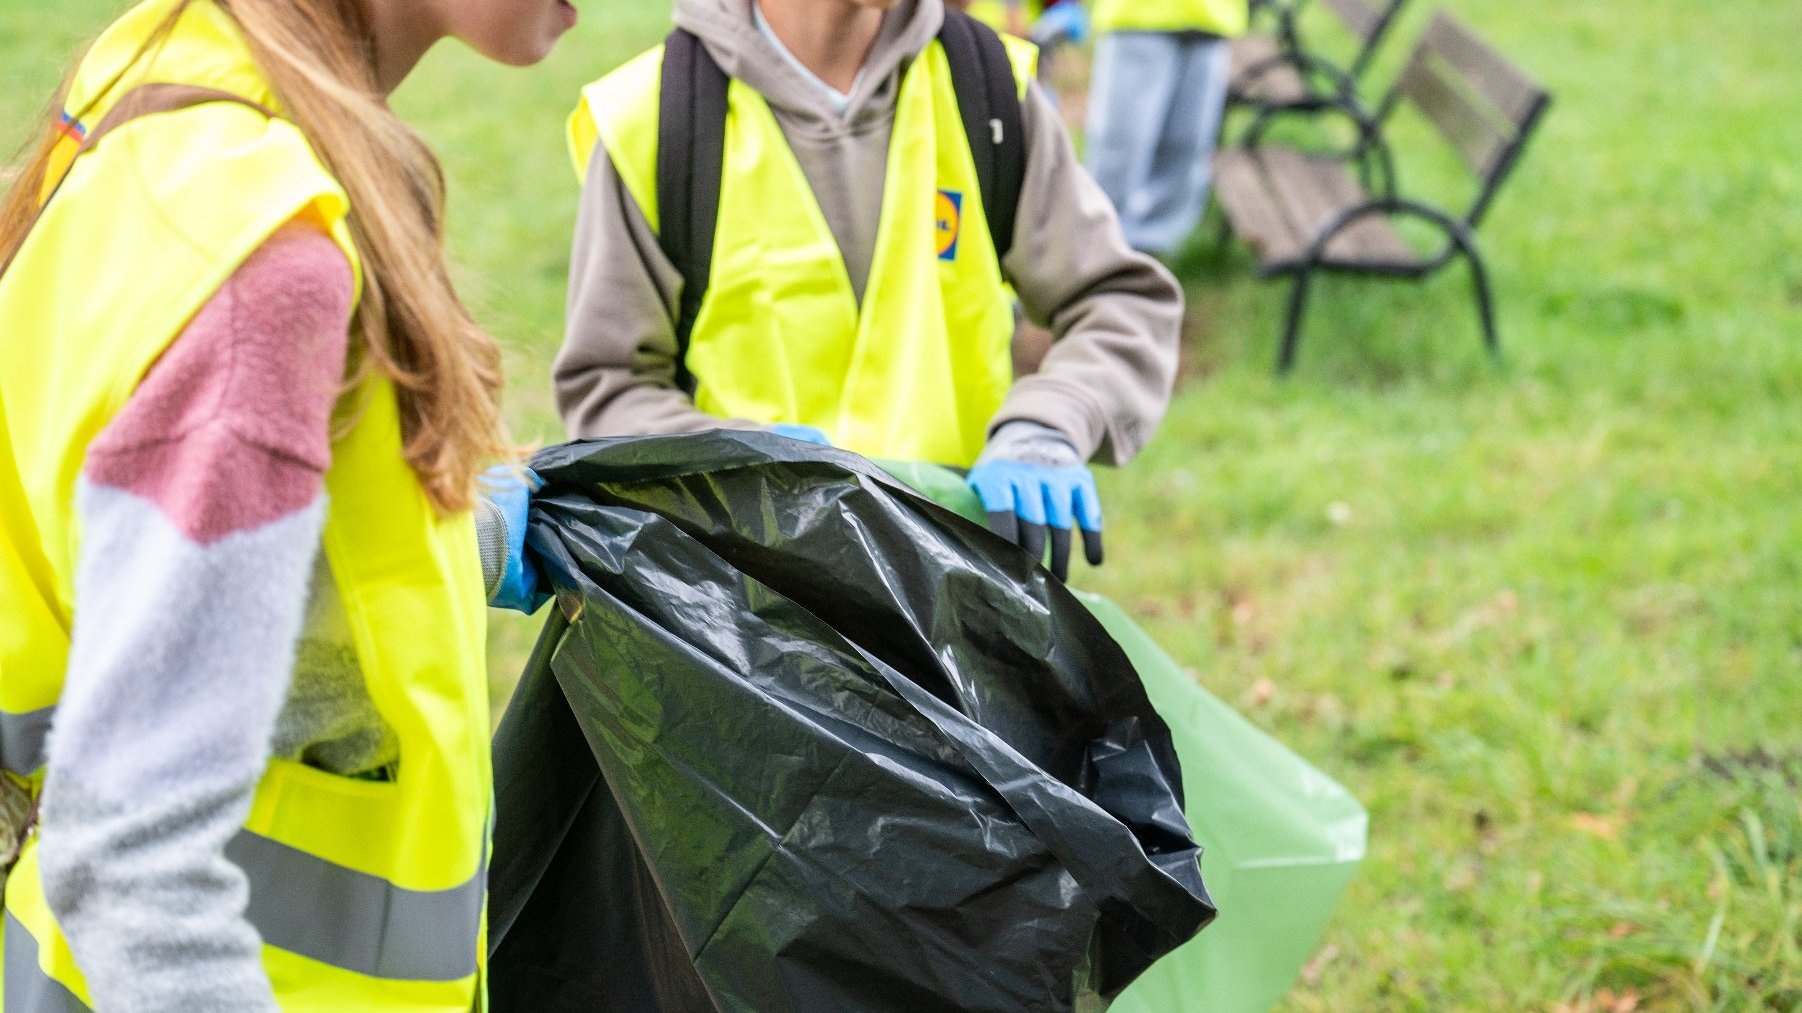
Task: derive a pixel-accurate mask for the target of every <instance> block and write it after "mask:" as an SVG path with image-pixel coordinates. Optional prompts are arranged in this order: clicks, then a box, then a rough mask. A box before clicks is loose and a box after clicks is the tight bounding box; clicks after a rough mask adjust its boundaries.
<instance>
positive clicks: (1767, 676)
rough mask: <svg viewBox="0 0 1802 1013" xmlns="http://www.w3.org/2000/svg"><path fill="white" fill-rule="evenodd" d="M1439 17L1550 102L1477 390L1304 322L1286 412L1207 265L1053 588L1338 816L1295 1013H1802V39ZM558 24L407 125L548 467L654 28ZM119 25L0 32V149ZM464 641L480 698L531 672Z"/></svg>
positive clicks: (1460, 303) (1380, 76)
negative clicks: (1159, 648)
mask: <svg viewBox="0 0 1802 1013" xmlns="http://www.w3.org/2000/svg"><path fill="white" fill-rule="evenodd" d="M1430 6H1431V5H1430V4H1421V5H1419V6H1418V7H1417V8H1415V9H1413V10H1412V12H1411V14H1410V16H1409V17H1408V18H1407V19H1406V22H1405V23H1404V25H1403V26H1402V28H1401V29H1400V31H1399V32H1398V34H1397V39H1396V41H1395V42H1394V43H1393V45H1392V46H1391V48H1390V49H1389V51H1388V53H1387V56H1386V59H1385V60H1384V61H1382V62H1381V63H1379V66H1378V68H1377V69H1376V71H1375V80H1377V81H1386V80H1387V78H1388V76H1389V75H1390V74H1392V73H1393V71H1394V70H1395V68H1396V65H1397V63H1398V62H1399V57H1400V56H1401V51H1402V50H1403V49H1404V48H1405V45H1406V42H1407V41H1408V40H1409V39H1411V38H1412V37H1413V35H1414V34H1415V32H1416V31H1417V30H1418V27H1419V26H1420V24H1421V23H1423V22H1424V20H1425V17H1426V14H1427V12H1428V9H1429V8H1430ZM1450 6H1451V7H1453V8H1455V9H1457V10H1458V11H1459V12H1460V13H1461V14H1462V15H1464V16H1465V18H1466V20H1468V21H1469V22H1471V23H1472V24H1473V25H1475V26H1476V27H1477V28H1478V29H1479V30H1480V31H1482V32H1484V33H1485V34H1486V35H1488V36H1489V37H1490V38H1492V39H1493V40H1494V41H1496V42H1497V43H1498V44H1499V45H1500V46H1501V47H1502V48H1503V49H1505V50H1506V51H1508V52H1509V53H1511V54H1512V55H1514V56H1515V57H1516V58H1517V59H1518V60H1519V62H1520V63H1522V64H1523V65H1524V66H1525V67H1526V68H1527V69H1528V70H1529V71H1530V72H1531V73H1533V74H1534V75H1536V76H1538V77H1539V78H1541V79H1542V80H1544V81H1545V82H1546V83H1547V84H1548V85H1549V86H1550V87H1551V89H1552V91H1553V92H1554V93H1555V95H1556V105H1555V107H1554V109H1553V112H1552V114H1551V118H1550V120H1549V121H1548V123H1547V125H1546V127H1545V128H1544V130H1543V131H1542V133H1541V135H1540V136H1539V138H1538V140H1537V142H1536V143H1535V145H1534V147H1533V148H1532V149H1531V150H1530V151H1529V153H1528V156H1527V159H1526V162H1525V164H1524V166H1523V167H1522V169H1521V171H1520V172H1519V174H1518V175H1517V176H1516V177H1515V178H1514V179H1513V180H1512V182H1511V183H1510V185H1509V186H1508V187H1507V188H1506V189H1505V190H1504V193H1503V195H1502V198H1501V200H1500V202H1499V204H1498V206H1497V207H1496V208H1495V210H1494V213H1493V215H1492V218H1491V220H1490V221H1489V222H1488V223H1487V224H1486V227H1485V229H1484V230H1483V241H1484V244H1485V248H1486V252H1487V253H1488V255H1489V258H1490V264H1491V267H1492V270H1493V272H1494V275H1495V281H1496V284H1497V286H1498V290H1499V293H1500V301H1499V306H1500V315H1501V322H1502V327H1503V341H1504V344H1505V347H1506V350H1507V355H1508V359H1507V364H1506V366H1505V367H1503V368H1500V369H1497V368H1495V367H1493V366H1492V365H1491V364H1490V363H1489V362H1488V361H1487V360H1486V358H1485V357H1484V356H1483V355H1482V354H1481V351H1480V347H1479V342H1478V336H1477V327H1476V321H1475V314H1474V310H1473V308H1472V305H1471V301H1470V297H1469V289H1468V281H1467V278H1466V277H1465V275H1464V273H1463V271H1462V269H1454V270H1452V271H1448V272H1447V273H1446V274H1445V275H1444V276H1442V277H1440V278H1438V279H1436V280H1435V281H1433V282H1432V283H1430V284H1429V285H1426V286H1424V287H1420V286H1402V285H1390V284H1383V283H1374V282H1360V281H1355V280H1346V281H1329V282H1328V283H1327V284H1325V285H1324V286H1322V287H1321V288H1320V289H1319V290H1318V292H1317V296H1316V300H1315V302H1314V307H1313V312H1312V314H1311V316H1310V319H1309V326H1308V328H1307V336H1306V340H1305V341H1304V344H1303V347H1302V359H1301V365H1300V367H1299V369H1298V371H1297V372H1296V374H1295V376H1294V377H1293V378H1291V379H1289V380H1287V381H1278V380H1276V379H1274V378H1273V377H1272V376H1271V371H1270V366H1271V363H1272V361H1273V360H1274V357H1275V351H1276V339H1277V330H1278V327H1279V325H1280V317H1281V308H1282V304H1283V299H1284V296H1285V290H1284V289H1283V288H1282V287H1281V286H1277V285H1265V284H1261V283H1259V282H1257V281H1256V280H1255V278H1254V277H1253V275H1252V270H1251V262H1250V259H1249V256H1248V255H1247V254H1245V253H1244V252H1243V251H1242V250H1237V251H1228V252H1226V253H1220V252H1218V251H1215V250H1214V249H1212V248H1211V247H1210V246H1209V245H1208V244H1205V243H1204V244H1198V246H1197V247H1196V249H1195V250H1194V251H1192V253H1191V254H1190V255H1187V256H1185V257H1184V258H1183V260H1182V262H1181V264H1180V265H1179V266H1180V267H1181V269H1182V272H1183V274H1184V277H1185V280H1186V282H1187V284H1188V286H1189V289H1190V294H1191V297H1192V307H1191V320H1190V325H1189V338H1188V344H1187V368H1186V370H1185V376H1186V379H1185V383H1184V386H1183V389H1182V391H1181V393H1180V394H1179V395H1178V397H1177V400H1176V403H1175V405H1174V406H1173V408H1172V410H1171V414H1170V417H1169V420H1168V422H1167V423H1166V425H1165V428H1164V431H1163V433H1162V435H1161V436H1160V437H1159V438H1158V440H1157V441H1156V442H1155V443H1154V444H1153V446H1152V447H1151V449H1150V450H1149V451H1147V453H1146V454H1145V455H1144V457H1143V458H1141V459H1140V460H1139V461H1138V462H1137V463H1135V464H1134V465H1133V466H1132V467H1131V468H1130V469H1127V470H1125V471H1122V472H1120V473H1117V474H1108V475H1105V476H1104V477H1103V495H1104V497H1105V499H1106V501H1107V504H1108V509H1109V518H1110V525H1111V529H1110V532H1109V549H1110V553H1111V556H1112V562H1111V564H1110V565H1109V566H1108V567H1105V568H1103V569H1101V570H1098V571H1093V572H1085V573H1082V574H1080V575H1079V578H1078V579H1079V581H1080V582H1081V583H1082V584H1084V585H1085V586H1087V587H1090V588H1092V589H1095V590H1098V591H1102V592H1104V593H1106V594H1109V595H1111V596H1113V597H1115V598H1116V599H1118V600H1119V601H1121V602H1122V603H1123V604H1125V605H1126V606H1127V607H1128V609H1129V610H1130V611H1132V612H1134V613H1135V614H1136V615H1138V616H1139V617H1140V618H1141V619H1143V620H1144V621H1145V622H1146V624H1147V625H1148V628H1149V629H1150V630H1151V631H1152V632H1153V633H1154V634H1155V635H1156V636H1157V637H1159V638H1160V639H1161V640H1162V641H1163V643H1164V644H1165V645H1166V646H1167V647H1168V648H1169V649H1170V651H1171V652H1172V653H1173V654H1175V655H1176V656H1177V657H1178V658H1180V659H1182V660H1183V661H1184V662H1185V663H1186V664H1188V665H1190V666H1192V667H1193V669H1194V671H1195V673H1196V677H1197V678H1199V679H1201V680H1202V681H1203V682H1204V683H1205V684H1206V685H1208V686H1209V687H1210V688H1211V689H1213V690H1214V692H1216V693H1218V694H1219V695H1221V696H1222V697H1224V698H1226V699H1227V700H1229V701H1233V702H1235V703H1236V704H1237V705H1238V706H1239V707H1240V708H1241V709H1243V710H1244V711H1245V712H1246V713H1247V714H1248V715H1249V716H1251V718H1252V719H1253V720H1255V721H1257V722H1258V723H1259V724H1260V725H1262V726H1264V727H1266V728H1268V729H1270V730H1271V731H1273V732H1274V733H1275V734H1276V735H1278V736H1279V737H1281V738H1282V739H1284V740H1285V741H1287V742H1289V743H1290V744H1291V745H1293V746H1294V747H1296V748H1297V749H1299V750H1300V751H1301V752H1302V753H1304V754H1306V755H1308V756H1309V757H1311V758H1312V759H1314V760H1315V761H1316V762H1317V763H1319V764H1320V765H1321V766H1323V767H1324V768H1326V769H1327V770H1328V771H1330V772H1332V773H1333V774H1335V776H1337V777H1339V778H1340V779H1342V780H1343V781H1344V782H1345V783H1346V784H1347V785H1348V786H1349V787H1350V788H1351V789H1352V790H1353V791H1354V792H1355V793H1356V794H1357V795H1358V796H1359V797H1360V798H1362V799H1364V800H1365V801H1366V803H1367V804H1368V805H1369V806H1370V809H1371V815H1372V823H1373V831H1372V832H1373V840H1372V854H1371V857H1370V859H1369V861H1368V863H1367V864H1366V866H1365V868H1364V870H1363V871H1362V873H1361V874H1360V877H1359V878H1358V880H1357V881H1356V883H1355V885H1354V886H1353V887H1352V889H1351V892H1350V894H1349V896H1348V897H1347V899H1346V902H1345V904H1344V906H1343V908H1342V911H1341V914H1340V917H1339V920H1338V921H1337V923H1336V925H1335V927H1334V929H1333V930H1332V932H1331V933H1330V935H1329V937H1328V939H1327V942H1326V944H1325V946H1324V947H1323V949H1322V950H1321V951H1320V953H1319V955H1318V956H1317V958H1316V959H1315V961H1314V962H1313V963H1312V965H1311V966H1310V968H1309V971H1308V973H1307V975H1306V976H1305V980H1304V981H1303V982H1302V984H1301V985H1300V986H1299V987H1298V988H1297V990H1296V991H1295V993H1294V994H1293V995H1292V997H1291V998H1290V999H1289V1000H1288V1008H1289V1009H1292V1010H1358V1011H1362V1010H1513V1009H1530V1010H1544V1011H1547V1013H1552V1011H1572V1013H1575V1011H1595V1013H1627V1011H1629V1010H1633V1009H1640V1010H1688V1009H1698V1010H1785V1011H1795V1010H1802V801H1799V799H1798V794H1799V793H1798V787H1797V785H1798V780H1799V779H1802V733H1799V732H1798V730H1797V725H1798V715H1799V714H1802V608H1799V603H1802V594H1799V592H1798V587H1799V585H1802V519H1799V518H1802V512H1799V511H1798V510H1797V508H1796V504H1797V502H1798V501H1799V500H1802V408H1799V407H1798V405H1797V402H1798V400H1799V399H1802V342H1799V341H1798V335H1802V256H1798V255H1797V253H1796V252H1795V251H1797V250H1799V249H1802V214H1798V213H1797V211H1796V209H1797V207H1798V206H1802V130H1798V129H1797V128H1796V121H1795V117H1794V113H1793V109H1794V105H1795V98H1796V96H1797V95H1798V94H1802V71H1798V70H1797V69H1796V64H1795V61H1794V59H1793V56H1792V55H1791V53H1792V50H1793V48H1794V40H1796V39H1797V38H1799V37H1802V4H1796V3H1777V2H1773V0H1715V2H1713V3H1707V4H1696V3H1690V2H1683V0H1631V2H1630V0H1515V2H1512V3H1497V2H1493V0H1489V2H1484V0H1452V2H1451V3H1450ZM584 7H585V9H584V16H585V22H584V25H583V27H582V28H581V29H580V30H579V32H578V33H577V34H576V35H575V36H574V37H573V38H572V39H571V40H570V41H569V42H568V43H567V44H566V45H565V47H564V48H563V49H562V51H561V52H560V53H559V54H558V55H557V56H556V57H555V58H554V59H553V61H552V62H551V63H550V64H549V65H548V66H547V67H545V68H541V69H539V70H536V71H531V72H518V71H506V70H501V69H498V68H491V67H488V66H485V65H483V64H481V63H480V62H479V61H478V60H476V59H475V58H473V57H472V56H470V55H469V54H468V53H466V52H464V51H462V50H460V49H457V48H452V47H447V48H445V49H443V50H441V51H440V52H438V53H435V54H433V56H432V57H431V58H430V60H429V61H428V63H427V65H426V66H425V67H424V68H423V69H422V72H421V73H420V75H419V76H418V77H417V78H415V79H414V80H413V81H412V82H411V83H409V84H408V85H407V87H406V88H405V89H404V90H403V91H402V93H401V94H400V95H399V96H398V97H397V104H398V105H399V106H400V107H402V108H403V110H404V111H405V112H406V113H407V114H408V115H409V116H410V117H411V118H413V119H414V121H415V122H417V123H418V124H419V125H420V126H421V128H422V130H423V131H424V132H425V133H426V134H427V135H428V136H429V137H430V138H431V140H432V141H433V142H434V144H435V145H436V146H437V147H438V149H439V150H440V151H441V152H442V153H443V155H444V159H445V164H446V166H447V169H448V171H449V175H450V178H451V182H452V193H453V205H452V223H451V224H452V231H453V233H454V239H455V247H456V253H457V256H458V259H459V262H460V264H461V265H462V269H461V277H462V279H463V281H464V283H465V285H466V291H467V292H468V294H469V297H470V299H471V301H472V303H473V304H474V305H476V306H477V307H478V309H479V312H480V315H481V316H482V318H483V319H484V320H485V321H487V322H488V323H489V324H491V325H492V326H493V328H494V329H495V330H496V331H497V332H498V333H500V334H502V335H503V336H504V337H505V339H506V341H507V343H508V346H509V349H510V364H511V367H512V370H513V376H514V377H515V382H514V386H513V389H512V391H511V402H510V406H509V410H510V415H511V418H512V419H513V421H514V423H515V426H516V430H517V435H520V436H522V437H528V438H529V437H536V438H538V439H541V440H543V441H546V442H555V441H557V440H558V439H560V428H559V426H558V424H557V421H556V418H555V416H554V413H553V412H552V410H551V404H550V397H549V393H548V390H547V386H548V385H547V381H546V372H547V368H548V363H549V360H550V356H551V354H552V352H553V351H554V349H555V347H556V345H557V343H558V340H559V337H560V333H561V327H562V299H563V286H564V268H565V264H566V260H567V243H568V236H569V233H570V230H571V222H572V217H573V207H574V200H575V195H576V184H575V181H574V179H573V178H572V175H571V172H570V170H569V167H568V160H567V157H566V155H565V153H564V148H563V142H562V137H561V123H562V120H563V117H564V115H565V114H566V112H567V111H568V108H569V106H570V104H571V99H572V98H573V96H574V94H575V91H576V89H577V88H578V87H579V85H580V84H582V83H583V82H585V81H586V80H587V79H589V78H591V77H594V76H596V75H598V74H599V73H600V72H601V71H603V70H605V69H606V68H608V67H610V66H612V65H613V64H615V63H617V62H618V61H620V60H621V59H623V58H625V57H627V56H629V55H631V54H632V53H633V52H635V51H636V50H637V49H639V48H641V47H642V46H644V45H646V44H648V43H650V42H651V41H653V40H654V39H655V38H656V37H657V36H658V35H659V34H660V33H661V32H662V30H663V29H664V26H665V25H666V24H667V21H666V8H665V6H664V5H663V4H662V3H660V2H654V0H599V2H597V0H587V2H586V3H585V5H584ZM116 9H118V4H117V3H116V2H113V0H61V2H59V3H56V4H49V3H37V2H28V3H14V4H8V5H6V6H5V8H4V10H0V145H3V146H4V147H5V148H7V149H11V148H12V147H14V146H15V145H16V144H17V143H18V142H19V141H20V140H21V139H22V137H23V135H24V133H25V130H26V125H27V123H28V118H29V116H30V115H31V114H32V113H33V112H34V111H35V109H36V108H37V107H38V106H39V105H40V104H41V102H42V98H43V96H44V95H46V94H47V93H48V90H49V89H50V88H51V87H52V85H53V84H54V82H55V80H56V78H57V75H58V74H59V72H60V69H61V67H62V64H63V62H64V59H65V57H66V55H67V54H68V52H70V51H71V50H72V48H73V47H74V46H75V45H76V43H77V42H78V40H80V39H81V38H83V37H84V36H86V35H88V34H90V33H91V32H92V31H93V30H95V29H96V28H98V27H99V25H100V24H101V23H102V22H103V21H104V19H105V17H106V15H107V14H108V12H109V11H112V10H116ZM1407 136H1408V137H1414V138H1417V137H1418V131H1415V132H1413V133H1411V134H1409V135H1407ZM1410 147H1411V146H1410V145H1404V146H1403V157H1404V161H1405V162H1406V160H1407V155H1408V153H1409V151H1410ZM1443 175H1444V174H1443V173H1442V172H1441V171H1439V169H1438V168H1435V167H1429V168H1427V169H1425V170H1423V171H1421V172H1419V173H1416V174H1414V175H1408V176H1405V177H1404V183H1405V185H1406V184H1407V183H1409V182H1411V181H1413V180H1414V179H1415V178H1416V177H1418V179H1419V180H1421V181H1422V182H1423V184H1424V185H1426V186H1428V187H1429V188H1434V187H1437V186H1438V185H1439V184H1440V183H1441V182H1446V181H1444V180H1442V177H1443ZM0 368H3V367H0ZM495 633H496V636H495V640H494V648H493V660H494V672H495V689H496V696H497V699H499V698H502V697H504V696H505V693H506V690H507V687H508V682H509V680H510V673H512V672H514V671H516V670H517V668H518V664H519V661H520V659H521V657H522V655H523V651H524V648H525V647H526V645H527V644H528V643H529V639H530V636H531V630H530V628H529V626H528V625H527V624H525V623H523V622H518V621H514V620H512V619H510V618H505V617H501V618H497V619H496V621H495ZM1228 916H1229V917H1230V912H1228Z"/></svg>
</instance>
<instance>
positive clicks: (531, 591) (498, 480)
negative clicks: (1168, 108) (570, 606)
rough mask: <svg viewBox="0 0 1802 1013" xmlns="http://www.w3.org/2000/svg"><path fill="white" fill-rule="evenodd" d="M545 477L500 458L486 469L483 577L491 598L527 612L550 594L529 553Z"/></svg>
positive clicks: (480, 535) (480, 533)
mask: <svg viewBox="0 0 1802 1013" xmlns="http://www.w3.org/2000/svg"><path fill="white" fill-rule="evenodd" d="M543 487H544V481H543V480H542V479H540V478H539V477H538V475H537V474H536V473H534V472H533V471H532V469H530V468H523V467H514V466H511V465H505V464H499V465H495V466H494V467H492V468H489V469H488V470H487V471H486V472H483V473H482V499H481V503H480V504H479V507H478V509H477V510H476V539H477V541H478V542H479V543H480V545H481V550H482V581H483V584H484V585H485V586H486V587H487V589H488V604H490V605H492V606H494V607H495V608H503V609H512V610H513V611H515V612H524V613H525V614H526V615H531V614H532V613H534V612H536V611H538V609H539V608H540V607H541V606H542V605H543V604H544V603H545V602H546V601H547V600H549V599H550V594H549V593H548V592H546V591H545V590H544V589H543V587H542V585H541V584H540V582H539V580H538V568H537V567H536V566H534V565H533V563H532V561H531V560H530V559H529V558H527V557H526V516H527V514H528V513H529V511H530V509H531V506H532V494H533V493H535V492H537V491H538V490H539V489H542V488H543Z"/></svg>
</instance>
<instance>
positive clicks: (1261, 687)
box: [1251, 679, 1276, 707]
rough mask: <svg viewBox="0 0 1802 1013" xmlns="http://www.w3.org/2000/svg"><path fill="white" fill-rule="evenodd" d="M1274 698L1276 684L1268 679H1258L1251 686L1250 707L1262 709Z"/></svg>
mask: <svg viewBox="0 0 1802 1013" xmlns="http://www.w3.org/2000/svg"><path fill="white" fill-rule="evenodd" d="M1274 696H1276V683H1274V682H1271V681H1270V680H1269V679H1259V680H1258V681H1257V682H1254V683H1252V684H1251V705H1252V706H1253V707H1262V706H1264V705H1265V704H1267V703H1269V702H1270V700H1271V698H1272V697H1274Z"/></svg>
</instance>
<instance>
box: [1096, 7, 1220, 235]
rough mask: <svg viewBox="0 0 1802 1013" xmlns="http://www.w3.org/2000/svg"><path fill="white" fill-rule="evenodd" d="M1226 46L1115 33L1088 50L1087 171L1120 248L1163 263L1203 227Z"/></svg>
mask: <svg viewBox="0 0 1802 1013" xmlns="http://www.w3.org/2000/svg"><path fill="white" fill-rule="evenodd" d="M1230 70H1231V58H1230V57H1229V55H1228V52H1227V43H1226V40H1224V39H1220V38H1216V37H1214V36H1209V35H1201V34H1199V33H1192V34H1178V33H1166V32H1115V33H1111V34H1108V35H1103V36H1102V37H1101V38H1100V39H1099V40H1098V41H1097V42H1096V44H1095V71H1094V79H1093V84H1092V85H1091V86H1090V92H1089V126H1088V159H1087V162H1088V166H1089V171H1090V172H1091V173H1092V174H1093V175H1094V176H1095V180H1096V182H1098V183H1100V184H1101V189H1102V191H1103V192H1104V193H1106V194H1107V195H1108V199H1109V200H1111V201H1113V202H1114V207H1115V209H1116V210H1117V211H1119V213H1120V224H1121V226H1122V227H1124V228H1125V230H1126V241H1127V242H1128V243H1130V244H1131V245H1132V247H1133V248H1134V249H1136V250H1141V251H1143V252H1146V253H1151V254H1156V255H1159V256H1167V255H1169V254H1171V253H1173V252H1175V251H1176V249H1177V247H1179V246H1181V245H1182V242H1183V240H1185V239H1187V238H1188V237H1189V234H1190V233H1192V232H1194V231H1195V228H1196V226H1197V225H1199V224H1201V216H1202V213H1203V212H1204V211H1205V210H1207V203H1208V191H1209V189H1210V188H1211V187H1212V186H1213V183H1214V144H1215V140H1216V139H1217V138H1218V137H1219V135H1220V118H1221V116H1222V115H1223V113H1224V111H1225V109H1226V86H1227V76H1228V73H1229V72H1230Z"/></svg>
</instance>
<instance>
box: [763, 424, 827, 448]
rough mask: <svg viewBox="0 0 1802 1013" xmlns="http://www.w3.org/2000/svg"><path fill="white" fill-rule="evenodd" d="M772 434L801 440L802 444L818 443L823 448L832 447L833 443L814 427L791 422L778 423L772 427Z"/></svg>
mask: <svg viewBox="0 0 1802 1013" xmlns="http://www.w3.org/2000/svg"><path fill="white" fill-rule="evenodd" d="M770 432H772V433H775V434H776V435H777V436H786V437H788V438H789V439H791V440H800V441H801V442H802V443H817V444H819V445H820V446H822V447H830V446H832V441H831V440H829V439H827V438H826V434H825V433H822V432H820V431H819V430H818V429H815V428H814V427H812V426H797V425H794V424H793V423H789V422H778V423H776V424H775V425H773V426H771V427H770Z"/></svg>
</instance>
